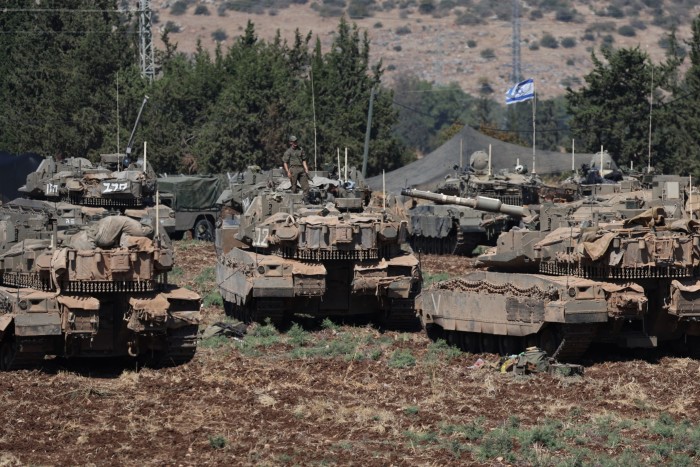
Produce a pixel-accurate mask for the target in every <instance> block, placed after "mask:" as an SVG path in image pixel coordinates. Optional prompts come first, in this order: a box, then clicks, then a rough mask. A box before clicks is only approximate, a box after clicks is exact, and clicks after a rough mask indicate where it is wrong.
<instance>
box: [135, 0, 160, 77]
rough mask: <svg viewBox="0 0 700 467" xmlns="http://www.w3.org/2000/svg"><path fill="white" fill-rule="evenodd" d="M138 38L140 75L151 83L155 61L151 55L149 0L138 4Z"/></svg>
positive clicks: (151, 36)
mask: <svg viewBox="0 0 700 467" xmlns="http://www.w3.org/2000/svg"><path fill="white" fill-rule="evenodd" d="M138 15H139V38H140V39H141V40H140V47H139V51H140V52H141V74H142V75H143V76H144V77H146V78H148V80H149V81H151V82H152V81H153V78H155V76H156V61H155V58H154V53H153V32H152V30H151V26H152V23H151V0H140V2H139V4H138Z"/></svg>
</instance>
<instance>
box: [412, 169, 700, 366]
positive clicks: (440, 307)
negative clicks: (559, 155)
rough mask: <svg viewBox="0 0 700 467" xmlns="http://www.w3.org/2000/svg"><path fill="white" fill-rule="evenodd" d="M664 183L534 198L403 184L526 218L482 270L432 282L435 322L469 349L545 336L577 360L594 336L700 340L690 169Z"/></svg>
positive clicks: (506, 347)
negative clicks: (535, 201)
mask: <svg viewBox="0 0 700 467" xmlns="http://www.w3.org/2000/svg"><path fill="white" fill-rule="evenodd" d="M686 183H687V182H686ZM656 188H657V190H656V191H654V190H652V191H647V192H644V193H635V194H630V195H629V196H628V197H627V198H615V197H613V198H607V199H602V200H599V199H587V200H581V201H579V202H576V203H559V204H542V205H541V206H531V207H529V208H528V207H521V206H512V205H506V204H504V203H501V202H500V201H499V200H496V199H478V198H477V199H463V198H451V199H450V198H445V195H438V194H432V193H427V192H420V191H419V190H410V189H407V190H404V192H403V194H405V195H407V196H416V197H421V198H426V199H429V200H436V201H437V199H436V198H438V197H440V199H441V200H442V201H445V202H452V203H456V204H465V205H467V206H471V207H473V208H475V209H479V210H487V211H489V212H497V213H507V214H508V215H510V216H514V217H517V218H519V219H520V220H521V222H520V226H519V227H516V228H513V229H511V230H509V231H508V232H504V233H502V234H501V235H500V236H499V238H498V242H497V245H496V246H495V247H494V248H493V249H491V250H490V251H489V252H488V253H486V254H483V255H481V256H479V257H478V258H477V260H478V263H477V264H478V265H479V266H480V267H481V268H483V269H482V270H475V271H473V272H469V273H467V274H465V275H463V276H461V277H459V278H455V279H451V280H447V281H443V282H440V283H437V284H435V285H433V286H432V287H431V288H429V289H427V290H423V291H422V293H421V294H420V296H419V297H418V298H417V300H416V308H417V311H418V314H419V316H420V318H421V321H422V323H423V325H424V326H425V328H426V330H428V331H429V332H430V333H433V334H434V335H442V336H445V337H447V339H448V340H449V341H450V342H452V343H454V344H455V345H458V346H460V347H462V348H464V349H465V350H469V351H484V352H501V353H503V354H511V353H517V352H519V351H520V350H522V348H524V347H525V346H528V345H539V346H540V347H542V348H544V349H545V350H547V351H548V352H549V353H550V355H554V356H555V357H556V358H559V359H575V358H579V357H580V356H581V355H582V354H583V353H584V352H585V351H586V350H587V349H588V347H589V346H590V344H591V343H593V342H606V343H614V344H617V345H619V346H622V347H655V346H657V345H660V344H661V343H663V342H674V343H679V342H697V339H698V336H700V327H699V326H698V324H697V319H698V313H699V312H698V308H699V307H698V305H700V301H698V300H700V270H699V266H700V228H699V226H698V224H697V223H696V222H695V221H693V220H689V218H688V216H687V211H686V210H685V209H684V206H685V197H684V195H683V193H684V191H685V189H684V183H683V179H681V178H680V177H675V180H674V177H667V178H666V179H665V180H664V179H662V180H659V181H658V183H657V184H656Z"/></svg>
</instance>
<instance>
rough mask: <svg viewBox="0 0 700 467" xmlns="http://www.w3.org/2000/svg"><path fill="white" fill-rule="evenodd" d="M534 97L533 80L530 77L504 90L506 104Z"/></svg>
mask: <svg viewBox="0 0 700 467" xmlns="http://www.w3.org/2000/svg"><path fill="white" fill-rule="evenodd" d="M534 98H535V82H534V81H533V80H532V79H526V80H525V81H521V82H519V83H518V84H516V85H515V86H513V87H512V88H510V89H509V90H508V92H506V105H508V104H515V103H516V102H523V101H528V100H530V99H534Z"/></svg>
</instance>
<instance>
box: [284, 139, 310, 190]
mask: <svg viewBox="0 0 700 467" xmlns="http://www.w3.org/2000/svg"><path fill="white" fill-rule="evenodd" d="M282 162H284V170H285V172H287V176H288V177H289V181H291V182H292V193H296V192H297V190H298V188H297V180H298V181H299V183H301V190H302V191H303V192H304V198H306V197H307V196H308V194H309V167H308V166H307V165H306V154H304V150H303V149H301V148H300V147H299V144H298V143H297V137H296V136H290V137H289V149H287V150H286V151H285V152H284V156H282Z"/></svg>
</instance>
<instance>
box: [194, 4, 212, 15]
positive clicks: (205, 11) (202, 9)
mask: <svg viewBox="0 0 700 467" xmlns="http://www.w3.org/2000/svg"><path fill="white" fill-rule="evenodd" d="M194 14H195V15H203V16H209V15H210V14H211V13H209V8H207V6H206V5H197V8H195V9H194Z"/></svg>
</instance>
